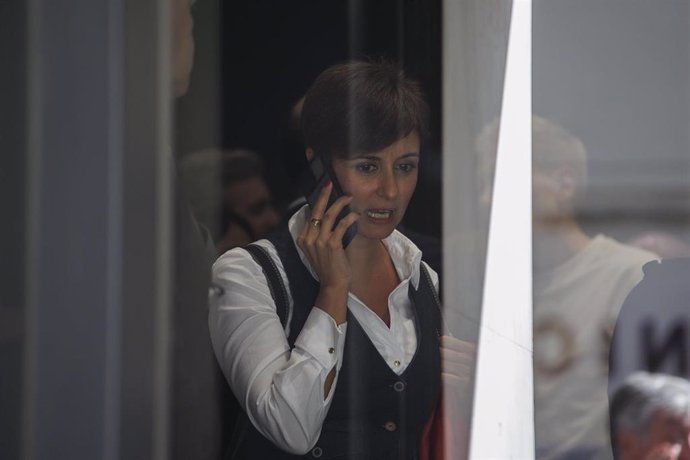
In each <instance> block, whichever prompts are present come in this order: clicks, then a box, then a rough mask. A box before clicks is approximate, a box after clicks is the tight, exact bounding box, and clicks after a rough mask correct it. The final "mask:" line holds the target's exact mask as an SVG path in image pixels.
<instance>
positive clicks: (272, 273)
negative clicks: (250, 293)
mask: <svg viewBox="0 0 690 460" xmlns="http://www.w3.org/2000/svg"><path fill="white" fill-rule="evenodd" d="M244 249H245V250H246V251H247V252H249V254H250V255H251V256H252V258H253V259H254V260H255V261H256V263H257V264H259V266H260V267H261V269H262V270H263V272H264V276H266V281H268V288H269V290H270V291H271V297H273V301H274V302H275V304H276V313H278V317H279V318H280V324H282V325H283V329H285V327H286V326H287V323H288V319H289V317H290V314H289V311H290V303H289V301H288V295H287V289H285V283H283V278H282V276H280V271H279V270H278V267H277V266H276V263H275V262H274V261H273V259H272V258H271V256H270V255H269V254H268V251H266V249H264V248H263V247H261V246H259V245H258V244H250V245H248V246H247V247H245V248H244Z"/></svg>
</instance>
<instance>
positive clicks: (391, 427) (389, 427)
mask: <svg viewBox="0 0 690 460" xmlns="http://www.w3.org/2000/svg"><path fill="white" fill-rule="evenodd" d="M383 427H384V428H385V429H386V431H390V432H391V433H392V432H393V431H395V430H397V429H398V425H396V424H395V422H386V423H384V424H383Z"/></svg>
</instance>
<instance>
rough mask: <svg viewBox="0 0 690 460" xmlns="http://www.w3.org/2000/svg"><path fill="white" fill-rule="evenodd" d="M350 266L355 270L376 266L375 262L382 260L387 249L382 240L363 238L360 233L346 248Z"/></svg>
mask: <svg viewBox="0 0 690 460" xmlns="http://www.w3.org/2000/svg"><path fill="white" fill-rule="evenodd" d="M345 252H346V253H347V258H348V260H349V261H350V266H351V267H353V268H354V269H355V270H366V269H367V268H369V267H373V266H375V264H374V263H373V262H375V261H379V260H381V256H382V255H387V251H386V248H385V246H384V245H383V242H382V241H381V240H372V239H368V238H363V237H361V236H359V235H357V236H355V237H354V239H353V240H352V241H351V242H350V244H349V245H348V246H347V248H346V249H345Z"/></svg>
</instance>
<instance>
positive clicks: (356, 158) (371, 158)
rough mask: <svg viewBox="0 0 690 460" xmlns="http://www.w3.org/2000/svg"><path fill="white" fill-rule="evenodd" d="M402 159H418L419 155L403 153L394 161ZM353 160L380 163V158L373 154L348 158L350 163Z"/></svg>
mask: <svg viewBox="0 0 690 460" xmlns="http://www.w3.org/2000/svg"><path fill="white" fill-rule="evenodd" d="M404 158H419V153H417V152H409V153H405V154H403V155H400V156H399V157H398V158H396V160H402V159H404ZM354 160H371V161H381V158H380V157H378V156H376V155H374V154H371V153H363V154H361V155H357V156H354V157H352V158H350V161H354Z"/></svg>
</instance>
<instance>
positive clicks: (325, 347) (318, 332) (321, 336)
mask: <svg viewBox="0 0 690 460" xmlns="http://www.w3.org/2000/svg"><path fill="white" fill-rule="evenodd" d="M346 332H347V323H343V324H341V325H338V324H336V322H335V320H334V319H333V317H332V316H331V315H329V314H328V313H326V312H325V311H323V310H321V309H320V308H312V309H311V312H310V313H309V316H308V317H307V320H306V321H305V322H304V327H302V332H300V334H299V336H298V337H297V340H295V347H297V348H299V349H300V350H303V351H304V352H306V353H308V354H310V355H311V356H313V357H314V359H316V361H318V363H319V364H321V366H323V368H324V369H326V370H327V371H330V370H331V369H333V366H335V365H337V368H336V369H337V370H340V367H341V366H342V363H343V348H345V333H346Z"/></svg>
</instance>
